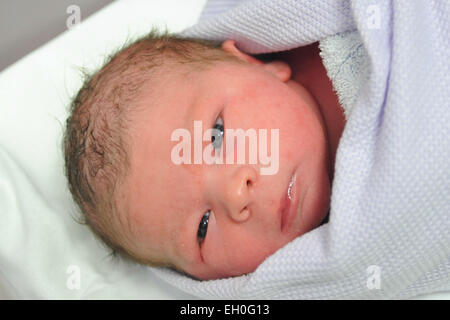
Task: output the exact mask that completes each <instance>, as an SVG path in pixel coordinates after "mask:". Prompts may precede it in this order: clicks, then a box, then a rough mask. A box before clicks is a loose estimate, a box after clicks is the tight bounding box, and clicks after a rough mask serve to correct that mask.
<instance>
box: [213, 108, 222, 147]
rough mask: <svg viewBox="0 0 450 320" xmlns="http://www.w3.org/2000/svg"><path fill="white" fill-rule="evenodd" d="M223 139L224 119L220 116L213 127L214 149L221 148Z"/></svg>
mask: <svg viewBox="0 0 450 320" xmlns="http://www.w3.org/2000/svg"><path fill="white" fill-rule="evenodd" d="M222 140H223V121H222V117H221V116H219V117H218V118H217V120H216V123H215V124H214V127H213V128H212V136H211V142H212V144H213V147H214V149H220V147H221V146H222Z"/></svg>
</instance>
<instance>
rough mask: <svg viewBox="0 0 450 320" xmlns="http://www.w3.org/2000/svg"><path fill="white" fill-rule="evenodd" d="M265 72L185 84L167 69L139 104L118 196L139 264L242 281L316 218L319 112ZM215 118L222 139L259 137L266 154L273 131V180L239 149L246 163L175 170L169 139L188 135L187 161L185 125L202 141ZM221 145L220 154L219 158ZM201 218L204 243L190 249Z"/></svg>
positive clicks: (194, 78) (219, 74)
mask: <svg viewBox="0 0 450 320" xmlns="http://www.w3.org/2000/svg"><path fill="white" fill-rule="evenodd" d="M268 70H269V68H265V67H264V65H256V64H250V63H249V64H247V65H240V64H237V63H233V62H217V63H215V64H214V65H213V66H212V67H211V68H209V69H207V70H204V71H201V72H198V73H191V74H190V75H188V76H186V75H181V74H180V73H179V72H177V71H176V70H174V71H173V72H172V73H171V74H170V75H167V77H166V80H165V81H164V82H163V83H162V84H161V85H158V86H157V88H154V89H155V91H153V90H152V93H151V94H150V93H149V94H148V97H146V96H145V95H144V98H143V100H142V101H141V102H142V104H143V105H144V106H145V105H148V107H147V109H145V110H144V111H143V112H142V113H140V116H139V119H137V120H136V121H135V123H133V128H134V129H133V138H132V139H133V141H131V143H132V154H131V173H130V175H129V177H128V180H127V184H126V189H125V191H126V197H127V205H128V208H129V215H128V216H127V219H129V223H130V224H131V225H132V226H133V228H134V229H135V239H134V241H135V245H136V246H138V248H139V250H140V252H142V254H143V255H147V256H149V257H152V258H156V259H163V260H165V261H170V262H172V263H173V264H174V265H176V266H177V267H178V268H179V269H181V270H184V271H185V272H187V273H189V274H191V275H192V276H194V277H196V278H199V279H216V278H222V277H228V276H237V275H242V274H244V273H249V272H252V271H254V270H255V268H256V267H257V266H258V265H259V264H260V263H261V262H262V261H263V260H264V259H265V258H267V257H268V256H269V255H271V254H272V253H274V252H275V251H276V250H278V249H279V248H281V247H283V246H284V245H285V244H287V243H288V242H290V241H292V240H293V239H295V238H296V237H298V236H300V235H302V234H304V233H306V232H308V231H310V230H312V229H313V228H315V227H317V226H318V225H319V224H320V223H321V222H322V220H323V219H324V218H325V216H326V213H327V211H328V208H329V200H330V183H329V177H328V172H327V161H328V159H327V157H328V146H327V141H326V136H325V132H324V127H323V125H322V118H321V116H320V112H319V109H318V106H317V105H316V103H315V102H314V100H313V99H312V98H311V96H310V95H309V93H308V92H307V91H306V90H305V89H304V88H303V87H302V86H300V85H299V84H298V83H296V82H293V81H291V80H287V79H283V77H282V76H277V75H276V74H275V73H273V72H270V71H268ZM154 92H157V94H155V93H154ZM155 95H157V96H158V97H157V99H156V100H155ZM218 119H220V120H219V121H222V122H223V127H224V130H227V129H243V130H244V131H245V130H247V129H254V130H255V131H256V132H258V129H266V130H267V137H268V138H267V140H268V144H267V150H268V152H269V153H270V150H271V141H270V136H271V134H270V132H271V129H278V130H279V141H278V151H279V158H278V162H279V165H278V171H277V172H276V173H275V174H271V175H268V174H266V175H263V174H261V170H260V169H261V168H263V167H267V164H266V165H264V164H261V163H260V158H259V157H257V163H256V164H251V163H249V160H248V154H249V153H248V152H249V143H248V140H247V143H246V151H247V157H246V163H245V164H238V163H237V161H235V162H234V163H233V164H212V165H211V164H206V163H205V162H204V161H203V163H202V164H194V161H193V160H192V161H191V164H188V163H182V164H179V165H178V164H176V163H174V161H173V158H172V149H173V148H174V146H176V145H177V144H179V143H180V142H179V141H178V140H177V141H172V140H171V136H172V133H173V132H174V131H175V130H177V129H186V130H188V131H189V132H190V135H191V137H192V145H191V159H194V141H193V140H194V121H195V120H196V121H201V122H202V135H203V132H204V131H205V130H207V129H209V128H213V127H214V125H215V124H217V121H218ZM226 143H227V141H226V139H225V140H223V144H222V147H221V151H220V152H228V151H226V149H225V145H226ZM209 144H211V142H210V141H209V142H207V141H204V142H203V146H202V150H204V149H205V148H206V146H207V145H209ZM236 148H237V146H236V143H235V154H236V152H237V151H236ZM293 177H295V179H293ZM293 180H295V183H293V184H292V186H291V188H290V190H289V194H290V198H291V199H289V197H288V188H289V184H290V182H291V181H293ZM286 205H288V206H286ZM289 207H290V208H291V210H288V209H289ZM295 209H296V210H295ZM208 211H209V213H210V215H209V220H207V219H204V216H205V213H206V212H208ZM289 211H291V212H289ZM202 219H203V222H204V223H203V224H202V226H201V227H200V228H201V229H202V230H201V232H204V231H206V236H205V237H204V238H203V237H200V238H201V239H200V240H202V241H201V243H199V236H198V230H199V226H200V224H201V222H202Z"/></svg>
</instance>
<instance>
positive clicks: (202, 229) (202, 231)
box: [197, 210, 209, 244]
mask: <svg viewBox="0 0 450 320" xmlns="http://www.w3.org/2000/svg"><path fill="white" fill-rule="evenodd" d="M208 222H209V210H208V211H206V213H205V214H204V215H203V217H202V221H200V225H199V226H198V231H197V239H198V243H200V244H201V243H202V242H203V240H205V237H206V231H207V230H208Z"/></svg>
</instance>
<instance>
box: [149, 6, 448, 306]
mask: <svg viewBox="0 0 450 320" xmlns="http://www.w3.org/2000/svg"><path fill="white" fill-rule="evenodd" d="M346 31H355V32H357V34H358V35H359V39H360V41H361V43H362V44H363V45H364V51H365V53H364V54H365V57H366V58H361V59H367V60H364V61H366V62H365V65H367V66H368V68H369V72H368V73H367V76H366V75H364V74H363V75H362V76H361V74H360V73H359V74H358V73H356V75H355V76H353V80H351V81H353V82H354V83H358V87H357V90H354V92H353V93H352V95H353V98H352V97H351V96H349V95H348V94H349V91H348V90H347V91H346V89H345V88H346V87H348V86H345V85H343V83H342V81H344V80H342V79H347V80H348V77H342V76H341V75H339V65H338V66H336V65H334V67H332V66H333V59H332V58H330V57H329V54H330V53H331V52H333V50H328V51H327V48H328V49H330V48H331V49H332V47H330V46H327V44H326V43H324V42H321V49H322V50H323V51H322V54H323V55H325V56H326V55H327V52H328V57H325V56H323V57H324V62H325V66H326V67H327V71H328V74H329V75H330V77H331V78H332V80H333V84H334V87H335V89H336V90H338V95H339V98H340V101H341V103H342V102H344V103H343V105H344V108H345V109H346V117H347V124H346V127H345V130H344V132H343V135H342V138H341V141H340V144H339V148H338V151H337V157H336V163H335V177H334V182H333V186H332V196H331V209H330V218H329V222H328V223H326V224H324V225H322V226H321V227H319V228H317V229H315V230H312V231H311V232H309V233H307V234H305V235H303V236H301V237H299V238H297V239H295V240H294V241H292V242H290V243H289V244H287V245H286V246H285V247H283V248H281V249H280V250H278V251H277V252H276V253H274V254H273V255H271V256H270V257H268V258H267V259H266V260H265V261H264V262H263V263H262V264H261V265H260V266H259V267H258V268H257V270H256V271H255V272H253V273H251V274H249V275H244V276H240V277H236V278H229V279H222V280H214V281H196V280H193V279H191V278H188V277H185V276H183V275H180V274H178V273H176V272H174V271H171V270H167V269H159V268H152V271H154V272H155V273H156V274H158V275H159V276H161V277H162V278H163V279H165V280H166V281H169V282H170V283H172V284H173V285H175V286H176V287H178V288H180V289H182V290H185V291H188V292H189V293H192V294H195V295H198V296H199V297H203V298H219V299H221V298H223V299H226V298H231V299H233V298H241V299H247V298H252V299H253V298H260V299H261V298H262V299H265V298H268V299H304V298H323V299H336V298H338V299H339V298H340V299H352V298H363V299H364V298H394V299H396V298H397V299H398V298H408V297H413V296H415V295H419V294H425V293H431V292H435V291H445V290H450V223H449V221H450V38H449V36H448V34H449V33H450V2H449V1H445V0H435V1H430V0H411V1H388V0H379V1H357V0H354V1H350V0H348V1H345V0H340V1H336V0H324V1H308V0H303V1H302V0H298V1H294V0H291V1H285V0H249V1H234V2H227V3H226V4H225V3H224V2H223V1H210V2H209V3H208V4H207V7H206V8H205V10H204V12H203V14H202V17H201V19H200V21H199V23H198V24H197V25H195V26H193V27H191V28H189V29H187V30H185V31H184V35H187V36H195V37H200V38H205V39H213V40H218V41H223V40H225V39H227V38H230V39H234V40H236V44H237V46H238V47H239V48H240V49H241V50H243V51H246V52H249V53H252V54H257V53H267V52H274V51H282V50H287V49H291V48H294V47H298V46H302V45H306V44H309V43H311V42H315V41H327V39H328V41H330V40H329V39H331V38H330V37H332V36H334V35H336V34H340V36H342V35H350V34H352V33H351V32H349V33H345V32H346ZM353 35H354V33H353ZM330 43H332V42H328V45H329V44H330ZM344 47H345V46H344ZM353 50H354V48H353ZM328 58H329V59H331V60H327V59H328ZM336 61H337V60H334V62H336ZM341 61H342V60H341ZM358 61H359V62H361V61H362V60H358ZM346 63H349V61H348V60H346V59H344V60H343V61H342V66H343V68H348V67H349V66H348V65H345V64H346ZM351 63H353V62H351ZM350 67H351V66H350ZM336 68H337V69H336ZM333 70H334V71H333ZM358 79H359V80H358ZM355 81H356V82H355ZM344 100H345V101H344Z"/></svg>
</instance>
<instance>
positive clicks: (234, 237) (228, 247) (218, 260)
mask: <svg viewBox="0 0 450 320" xmlns="http://www.w3.org/2000/svg"><path fill="white" fill-rule="evenodd" d="M221 222H222V223H221ZM270 242H271V240H270V239H269V238H268V237H267V236H265V237H262V238H261V237H258V238H255V237H252V236H249V234H247V233H246V232H245V229H244V228H243V226H239V227H237V226H236V225H231V224H226V221H220V220H219V221H217V220H216V219H214V217H213V218H212V219H210V225H209V226H208V234H207V239H206V240H205V242H204V244H203V247H202V250H203V251H202V254H203V260H204V262H205V263H206V264H207V265H208V266H210V268H211V270H213V271H214V272H215V274H217V276H220V277H229V276H239V275H242V274H245V273H250V272H253V271H254V270H255V269H256V268H257V267H258V265H260V264H261V263H262V261H264V259H265V258H266V257H267V256H269V255H270V254H271V253H272V251H274V246H273V244H271V243H270Z"/></svg>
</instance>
